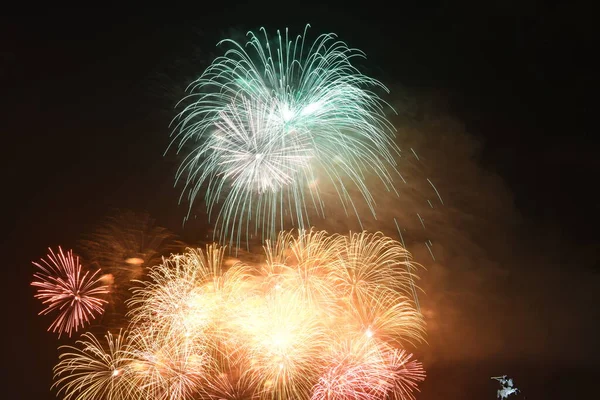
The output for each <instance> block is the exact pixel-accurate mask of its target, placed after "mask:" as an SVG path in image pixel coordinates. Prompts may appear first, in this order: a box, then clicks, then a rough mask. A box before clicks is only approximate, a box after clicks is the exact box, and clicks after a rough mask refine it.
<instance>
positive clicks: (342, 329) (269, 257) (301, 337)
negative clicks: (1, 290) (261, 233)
mask: <svg viewBox="0 0 600 400" xmlns="http://www.w3.org/2000/svg"><path fill="white" fill-rule="evenodd" d="M264 249H265V260H264V262H263V263H262V264H257V265H250V264H245V263H243V262H241V261H238V262H235V263H232V264H229V265H225V264H226V263H225V262H224V257H223V255H224V251H225V248H223V247H220V246H218V245H212V246H207V247H206V250H205V251H202V250H199V249H188V250H186V252H185V253H183V254H173V255H171V256H170V257H169V258H166V259H164V260H163V262H162V263H161V264H160V265H156V266H154V267H151V268H150V269H149V270H148V274H147V278H148V280H146V281H142V282H140V283H139V286H137V287H136V288H135V290H134V294H133V296H132V298H131V299H130V300H129V302H128V305H129V307H130V312H129V316H130V317H131V325H130V329H129V330H130V332H131V333H130V334H129V337H128V339H127V341H126V343H125V344H124V345H122V344H119V345H116V344H115V345H111V344H110V343H112V340H113V339H112V337H108V338H107V339H108V341H109V347H110V349H113V348H115V349H117V348H119V349H120V350H118V351H117V350H110V351H109V352H108V353H107V354H106V355H105V356H104V355H103V353H102V352H101V351H100V350H96V349H98V348H100V345H99V344H98V343H97V341H94V340H92V339H93V336H86V338H87V339H88V340H87V341H84V342H82V343H83V344H84V348H83V350H79V351H77V352H73V351H70V352H69V353H67V355H63V356H62V358H61V362H60V363H59V365H58V366H57V370H56V371H57V375H58V376H59V377H60V379H59V380H58V381H57V383H56V385H57V386H58V387H60V388H61V390H62V391H64V393H65V394H67V396H70V397H72V398H74V399H77V400H80V399H81V400H83V399H84V398H89V399H91V398H96V397H101V396H104V397H107V398H110V396H112V395H114V396H117V395H118V396H120V398H131V399H134V400H139V399H145V398H156V399H165V400H166V399H170V400H180V399H182V400H183V399H193V398H210V399H243V398H257V399H347V398H356V399H361V400H375V399H386V398H396V399H403V400H404V399H410V398H412V393H413V391H414V390H415V389H417V384H418V382H419V381H421V380H423V378H424V373H423V370H422V367H421V365H420V364H419V363H417V362H416V361H412V360H411V356H410V355H409V354H408V353H406V352H405V350H404V347H405V345H406V344H415V343H418V342H421V341H423V340H424V339H423V337H424V322H423V318H422V316H421V314H420V313H419V312H418V310H417V309H416V306H415V302H414V299H411V298H410V297H409V294H410V293H412V290H411V289H410V287H408V285H409V284H410V281H409V280H408V279H406V275H407V274H412V272H411V271H413V270H415V268H416V266H415V265H413V264H412V263H411V262H410V261H409V260H410V255H409V254H407V253H406V251H405V250H404V249H403V248H402V247H401V246H400V245H399V243H397V242H396V241H393V240H391V239H389V238H387V237H385V236H383V235H381V234H367V233H359V234H353V235H349V236H348V237H345V236H341V235H329V234H327V233H326V232H323V231H321V232H319V231H300V232H299V233H297V234H296V233H294V232H282V233H281V234H280V235H279V236H278V238H277V239H276V240H275V241H273V242H271V241H268V242H267V243H266V244H265V247H264ZM119 343H121V342H119ZM86 357H87V358H86ZM86 368H87V369H86ZM115 371H116V372H115ZM68 372H72V373H73V379H70V378H69V377H68V374H67V373H68ZM86 374H87V376H88V377H89V378H88V379H87V380H86V379H85V378H84V377H85V376H86ZM113 375H114V376H113ZM116 376H118V377H119V378H120V379H121V380H120V381H116V380H114V378H115V377H116ZM77 396H81V397H77Z"/></svg>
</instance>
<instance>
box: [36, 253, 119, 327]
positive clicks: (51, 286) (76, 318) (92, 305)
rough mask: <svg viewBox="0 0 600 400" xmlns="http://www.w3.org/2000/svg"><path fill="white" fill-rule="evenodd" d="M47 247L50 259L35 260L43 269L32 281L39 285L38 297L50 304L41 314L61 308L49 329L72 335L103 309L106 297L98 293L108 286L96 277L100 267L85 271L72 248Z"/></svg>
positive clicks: (105, 290) (106, 289)
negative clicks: (38, 261)
mask: <svg viewBox="0 0 600 400" xmlns="http://www.w3.org/2000/svg"><path fill="white" fill-rule="evenodd" d="M48 250H49V251H50V253H49V254H48V256H47V260H46V259H42V260H41V263H36V262H34V263H33V265H35V266H36V267H38V268H39V269H40V270H41V271H38V272H36V273H35V274H33V276H34V281H33V282H32V283H31V285H32V286H35V287H37V288H38V289H37V294H36V295H35V297H36V298H37V299H40V300H41V301H42V303H43V304H46V305H47V306H46V308H45V309H44V310H42V311H41V312H40V314H44V315H45V314H49V313H52V312H58V315H57V317H56V319H55V320H54V322H52V324H51V325H50V327H49V328H48V330H49V331H50V330H52V332H57V331H58V336H59V337H60V335H61V334H62V333H63V332H66V333H68V334H69V336H71V333H72V332H73V331H75V332H77V329H79V327H83V326H84V325H85V324H86V323H89V322H90V319H94V318H95V317H96V315H100V314H102V313H103V312H104V308H103V306H104V304H105V303H107V301H106V300H104V299H102V298H101V297H99V296H100V295H102V294H105V293H108V286H104V285H101V283H100V278H96V275H97V274H98V272H100V271H99V270H97V271H95V272H93V273H91V274H90V271H86V272H82V267H81V264H80V263H79V257H74V256H73V250H70V251H68V252H67V254H66V255H65V254H64V253H63V250H62V249H61V248H60V247H59V248H58V250H59V252H58V253H57V254H55V253H54V252H53V251H52V249H50V248H49V249H48Z"/></svg>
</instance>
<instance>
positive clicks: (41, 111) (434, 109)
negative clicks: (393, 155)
mask: <svg viewBox="0 0 600 400" xmlns="http://www.w3.org/2000/svg"><path fill="white" fill-rule="evenodd" d="M483 3H486V5H483ZM487 3H494V4H497V5H490V4H487ZM548 3H554V2H548ZM342 4H343V5H342V6H340V5H334V4H330V5H322V6H310V5H308V4H307V3H275V4H272V5H271V4H268V3H265V2H261V3H260V4H255V5H253V6H246V5H243V6H234V5H232V4H227V5H226V6H225V5H223V9H218V7H219V4H216V5H214V4H213V5H212V6H211V8H210V9H208V8H201V7H197V8H193V9H178V10H172V11H169V12H163V11H157V10H147V9H138V10H133V11H132V10H125V9H118V10H110V11H109V10H102V11H101V10H86V11H83V10H79V11H77V10H74V9H65V10H59V9H48V10H41V9H36V10H35V11H31V13H30V14H27V13H25V12H22V13H20V14H18V15H17V14H16V13H15V14H13V15H5V16H4V17H2V18H1V19H0V33H1V35H0V36H1V38H0V43H2V46H0V88H1V90H2V95H1V96H0V99H1V101H2V110H3V113H2V118H0V132H2V134H3V139H4V140H3V143H4V151H3V157H2V163H3V165H2V171H3V179H2V181H3V187H4V190H3V191H2V192H3V196H2V197H3V204H4V206H3V207H2V210H3V215H4V217H3V221H5V222H4V226H5V230H4V235H3V236H5V238H4V239H3V240H2V250H3V252H2V254H3V255H4V257H5V262H4V268H5V270H6V271H7V273H8V274H5V284H4V290H3V302H2V304H3V306H4V311H3V314H4V318H3V320H4V321H5V323H4V325H3V329H2V331H3V336H5V339H4V340H3V344H4V347H5V349H4V354H3V357H4V360H5V362H4V368H3V370H4V372H5V373H4V374H3V375H4V378H5V379H3V382H4V384H3V385H4V388H3V389H2V390H1V392H2V393H4V395H3V396H2V397H6V398H11V399H36V400H42V399H51V398H54V397H55V394H54V392H51V391H50V389H49V388H50V385H51V377H52V366H53V365H54V364H55V363H56V360H57V350H56V348H57V346H58V345H59V344H64V343H69V341H68V340H67V339H61V340H60V341H59V340H57V338H56V335H54V334H51V333H48V332H46V328H47V326H48V325H49V323H50V321H51V319H50V318H47V317H38V316H37V315H36V314H37V313H38V312H39V311H40V310H41V305H40V304H39V303H38V301H37V300H35V299H34V298H33V294H34V290H33V288H32V287H31V286H30V285H29V284H30V282H31V278H32V273H33V267H32V265H31V261H33V260H38V259H39V258H41V257H43V256H44V255H45V254H46V249H47V248H48V247H53V248H55V247H57V246H58V245H61V246H63V247H65V248H75V246H76V245H77V241H78V240H79V239H80V236H81V235H82V234H83V233H86V232H90V231H91V230H93V229H94V228H93V227H94V226H96V225H97V224H98V222H99V221H101V220H102V218H103V217H104V216H105V215H106V214H107V213H108V212H110V211H111V210H114V209H129V210H136V211H147V212H148V213H150V214H151V215H152V216H153V217H155V218H156V219H157V223H159V224H160V225H162V226H165V227H167V228H169V229H171V230H172V231H174V232H176V233H177V234H179V235H180V236H181V237H182V238H184V239H185V240H187V241H188V242H189V243H195V242H197V240H199V238H202V237H204V234H205V233H206V229H207V226H206V223H203V222H200V221H199V220H201V219H202V218H203V217H201V214H200V213H199V214H198V219H197V220H193V221H191V222H190V223H188V224H186V225H185V227H182V221H183V218H184V216H185V215H186V213H187V203H185V204H182V205H178V199H179V194H180V188H173V177H174V174H175V170H176V167H177V164H176V161H177V158H176V157H175V154H173V152H171V153H169V154H167V155H166V156H163V153H164V151H165V149H166V148H167V146H168V144H169V140H170V139H169V134H170V129H169V126H168V125H169V122H170V120H171V118H173V117H174V115H175V111H174V110H173V107H174V105H175V103H176V102H177V100H178V99H179V98H180V97H181V95H182V94H183V89H184V88H185V87H186V85H187V84H188V83H189V82H190V80H192V79H193V78H195V77H196V76H198V75H199V74H200V73H201V72H202V70H203V69H204V68H205V67H206V66H207V65H208V63H209V62H210V61H211V60H212V59H213V58H214V56H215V55H218V54H219V52H218V49H217V48H216V46H215V45H216V43H217V42H218V41H219V40H220V39H222V38H223V37H227V36H231V35H237V34H240V33H242V34H243V33H245V31H247V30H249V29H252V30H254V29H258V28H260V27H261V26H265V27H266V28H268V29H269V31H271V32H274V31H275V30H276V29H282V28H285V27H286V26H287V27H289V28H290V30H291V31H294V32H298V33H299V32H301V30H302V28H303V27H304V25H305V24H306V23H310V24H311V25H312V28H311V30H310V31H309V32H310V34H311V37H315V36H316V35H317V34H318V33H324V32H335V33H337V34H338V35H339V37H340V39H342V40H344V41H346V42H347V43H349V45H350V46H352V47H356V48H359V49H361V50H363V51H364V52H365V53H366V54H367V59H366V60H365V61H362V62H361V63H362V65H361V70H362V71H363V72H365V73H367V74H368V75H372V76H374V77H376V78H378V79H379V80H381V81H382V82H384V83H385V84H386V85H388V86H389V87H390V88H391V89H392V94H391V95H390V96H389V97H386V100H388V101H389V102H390V103H392V104H393V105H394V106H395V108H396V109H397V110H398V111H399V114H400V117H399V119H398V120H397V121H393V122H394V123H395V126H396V128H397V129H398V131H399V145H400V146H401V147H402V146H403V142H402V138H407V140H408V141H410V143H412V145H414V146H415V147H417V148H420V150H419V155H421V156H422V157H423V159H424V160H427V168H428V171H434V172H431V173H432V176H435V177H437V180H436V184H439V187H441V188H444V189H445V190H442V194H443V196H444V200H445V203H447V204H448V211H447V212H446V214H444V212H445V211H444V210H442V211H441V214H440V216H438V217H436V218H438V219H435V224H433V225H435V226H439V227H440V230H439V231H438V232H437V233H436V232H433V233H431V234H430V235H431V236H432V237H435V240H436V243H439V244H440V246H441V248H443V249H444V250H445V251H446V253H445V254H446V255H447V256H446V257H445V258H444V257H443V256H440V260H438V262H435V263H434V262H431V259H429V258H427V255H426V254H424V253H423V252H422V251H421V250H422V249H420V248H419V247H418V245H417V242H418V241H419V240H420V239H419V238H418V236H419V234H415V235H414V236H413V237H414V243H415V244H414V247H413V248H410V246H409V249H410V250H411V251H413V252H414V253H415V257H416V260H417V261H418V262H420V263H422V264H423V265H424V266H425V267H427V272H426V273H423V274H422V282H421V283H422V285H423V287H424V288H425V289H426V291H427V295H426V296H425V298H430V300H429V303H428V302H427V300H423V301H424V304H425V305H426V306H427V307H428V309H429V310H432V314H431V315H434V316H433V317H431V318H432V321H431V329H432V331H431V332H430V333H431V335H432V337H431V339H430V343H429V345H428V346H424V347H425V349H417V350H416V351H415V353H417V354H418V355H420V356H421V357H422V359H423V361H424V362H425V367H426V369H427V371H428V379H427V380H426V382H425V383H424V384H423V385H422V393H421V395H418V396H417V398H418V399H437V398H445V399H454V398H466V399H471V398H472V399H475V398H478V399H483V398H489V399H491V398H494V396H495V394H496V392H495V391H496V389H497V387H496V385H495V382H493V381H490V380H489V377H490V376H493V375H502V374H508V375H511V376H513V377H514V378H515V380H516V382H517V386H520V387H521V388H522V390H523V394H524V396H525V397H526V398H528V399H536V398H539V399H541V398H544V399H548V398H557V399H558V398H577V397H581V398H584V396H585V395H584V393H585V391H586V390H590V389H591V388H594V387H595V385H594V379H597V378H596V377H595V375H594V374H593V373H592V372H593V371H594V368H595V367H598V356H600V351H599V346H598V343H597V342H598V341H597V338H598V337H599V336H598V317H599V316H600V314H599V312H598V310H597V305H598V301H597V292H598V290H599V289H600V285H599V283H600V264H599V261H598V259H599V258H598V255H597V254H598V248H599V246H598V243H599V240H600V235H599V234H598V226H599V223H600V218H599V213H600V201H598V197H597V195H596V193H597V192H598V173H599V172H600V157H598V155H597V148H596V147H595V146H594V144H595V142H596V141H595V140H594V139H596V138H595V134H596V132H597V128H596V125H595V124H593V123H592V117H593V115H594V116H595V113H596V110H595V107H594V106H593V104H595V103H596V102H595V101H594V100H593V99H594V97H595V94H596V92H597V90H595V89H592V88H593V87H594V86H595V83H596V81H597V76H596V74H595V73H596V72H597V71H596V69H595V68H594V66H593V64H592V60H591V59H592V58H593V54H594V53H595V52H597V49H596V48H594V47H593V37H594V35H593V33H594V29H593V22H595V21H594V20H593V17H592V15H593V13H592V12H591V9H589V8H587V7H586V6H583V5H582V4H584V3H583V2H582V3H581V4H578V3H577V2H570V4H569V5H557V4H542V2H536V1H531V0H525V1H502V2H476V1H468V2H450V1H448V2H439V3H438V4H435V5H431V6H428V7H417V6H414V5H411V6H402V5H398V8H397V10H395V11H394V10H391V9H389V8H386V6H382V5H377V4H376V3H374V2H362V3H361V4H360V5H356V6H353V5H351V4H349V3H342ZM225 8H227V10H225ZM362 66H364V68H363V67H362ZM407 121H408V122H407ZM445 121H450V122H448V123H446V122H445ZM403 124H404V125H403ZM448 126H452V128H451V129H450V128H448V129H446V128H447V127H448ZM410 132H423V135H421V136H418V137H416V136H411V133H410ZM438 132H443V135H444V140H445V141H444V142H443V143H444V144H443V145H442V141H441V140H438V137H437V136H436V135H437V134H438ZM440 134H441V133H440ZM454 138H455V139H454ZM446 143H450V145H448V146H447V145H446ZM419 146H420V147H419ZM452 146H455V147H452ZM452 149H458V150H457V151H454V152H450V151H451V150H452ZM437 155H439V157H438V156H437ZM435 171H437V172H435ZM400 189H401V190H402V188H400ZM410 189H411V190H416V191H418V190H419V185H418V184H415V185H414V186H411V187H410ZM407 196H408V195H407ZM407 201H408V200H407ZM391 208H392V209H394V208H395V210H396V211H398V213H400V212H401V208H402V210H405V208H403V206H402V204H400V203H397V204H392V205H391ZM450 210H451V211H450ZM315 225H316V226H317V228H321V229H328V227H329V226H328V225H326V224H325V223H323V224H322V226H321V225H319V223H316V224H315ZM381 229H382V230H384V228H383V227H382V228H381ZM452 232H459V235H458V236H460V238H461V240H458V239H457V235H456V234H453V233H452ZM449 254H460V257H454V258H452V257H450V256H449ZM475 254H476V255H475ZM492 266H493V267H492ZM449 277H453V278H449ZM463 277H466V278H465V279H463ZM466 293H470V294H473V296H474V297H471V300H468V301H467V300H464V301H463V300H461V299H464V298H467V296H466ZM442 295H444V296H451V295H452V296H455V297H444V296H442ZM461 296H462V297H461ZM448 298H453V299H456V300H454V302H453V301H450V302H448V301H446V300H447V299H448ZM442 307H446V308H443V309H442ZM442 310H444V312H443V311H442ZM446 310H447V311H448V313H446V312H445V311H446ZM495 316H498V318H496V317H495ZM494 324H498V325H497V326H496V325H494ZM436 329H437V330H436ZM444 329H446V330H444ZM463 329H464V332H467V333H465V334H463V333H459V330H460V332H463ZM465 335H471V336H465ZM442 338H443V339H442ZM461 341H465V343H463V342H461ZM467 341H469V343H466V342H467ZM473 343H475V344H473ZM477 343H480V345H479V346H478V345H477ZM574 393H579V395H575V394H574ZM585 397H587V396H585ZM518 398H524V397H523V396H519V397H518Z"/></svg>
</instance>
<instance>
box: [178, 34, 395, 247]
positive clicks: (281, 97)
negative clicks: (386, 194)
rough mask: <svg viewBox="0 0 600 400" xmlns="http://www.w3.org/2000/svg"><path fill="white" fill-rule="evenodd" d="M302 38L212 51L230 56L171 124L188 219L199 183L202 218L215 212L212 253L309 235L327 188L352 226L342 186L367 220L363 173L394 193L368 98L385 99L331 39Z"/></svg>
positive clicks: (195, 88)
mask: <svg viewBox="0 0 600 400" xmlns="http://www.w3.org/2000/svg"><path fill="white" fill-rule="evenodd" d="M307 29H308V26H307V27H306V29H305V31H304V35H298V36H296V37H295V38H291V37H290V36H289V33H288V31H287V30H286V31H285V33H281V32H279V31H278V32H277V36H276V37H275V40H274V42H272V43H270V41H269V40H270V38H269V35H268V34H267V32H266V31H265V30H264V29H261V34H255V33H252V32H249V33H248V42H247V43H246V44H245V45H244V44H242V43H238V42H235V41H233V40H229V39H228V40H223V41H222V42H220V44H224V45H226V46H229V49H228V50H227V51H226V52H225V54H224V55H223V56H220V57H218V58H217V59H215V60H214V61H213V63H212V64H211V65H210V66H209V67H208V68H207V69H206V71H205V72H204V73H203V74H202V75H201V77H200V78H199V79H198V80H196V81H195V82H194V83H192V84H191V85H190V94H189V95H188V96H187V97H186V98H184V99H183V100H182V102H184V103H187V106H185V107H184V109H183V110H182V111H181V112H180V114H179V115H178V116H177V118H176V119H175V120H174V138H173V142H172V144H174V143H177V149H178V152H180V151H182V150H183V149H184V148H185V147H186V145H188V144H189V145H190V146H191V150H189V153H188V154H187V156H185V158H184V159H183V161H182V162H181V165H180V168H179V170H178V173H177V176H176V181H185V186H184V190H183V192H182V198H183V196H184V195H185V194H186V193H187V197H188V200H189V202H190V209H189V212H188V217H189V214H190V213H191V208H192V204H193V203H194V201H195V198H196V197H197V195H198V193H199V192H200V190H201V189H202V188H203V187H204V185H205V184H206V185H207V186H208V190H206V195H205V201H206V204H207V207H208V210H209V214H210V215H212V214H213V211H214V209H215V208H216V206H217V204H219V203H221V202H222V204H221V206H220V209H219V210H218V212H217V216H216V219H215V224H216V226H217V231H218V233H217V235H218V236H219V237H218V239H219V240H220V241H221V242H222V243H223V242H228V243H229V244H234V243H235V244H236V245H237V246H239V244H240V240H241V236H242V234H244V235H245V236H246V237H248V236H249V235H250V233H251V232H252V231H253V232H254V234H259V235H261V236H262V237H263V238H271V239H273V238H275V237H276V235H275V233H276V231H278V230H280V229H284V225H285V224H286V223H288V222H289V223H291V224H293V225H294V226H296V227H298V228H307V227H309V226H310V218H309V214H311V213H316V214H317V215H320V216H323V213H324V209H323V204H322V201H321V199H320V196H319V186H320V185H324V184H328V185H331V186H332V187H333V188H334V189H335V191H336V192H337V194H338V196H339V199H340V200H341V202H342V206H343V208H344V210H345V212H346V213H347V214H348V213H352V214H355V215H356V216H357V218H358V219H359V220H360V217H359V215H358V213H357V211H356V204H355V203H354V200H353V199H352V198H351V196H350V195H349V193H348V188H347V186H346V185H347V184H352V186H354V187H356V188H358V190H359V192H360V195H361V197H362V198H363V199H364V201H365V202H366V204H367V206H368V208H369V210H370V211H371V213H372V214H373V215H374V214H375V200H374V198H373V197H372V196H371V194H370V192H369V185H368V184H367V180H366V179H365V174H366V173H372V174H374V175H375V176H377V177H378V178H379V179H380V180H381V182H383V183H384V185H385V186H386V188H387V190H391V191H395V189H394V185H393V179H392V176H393V175H394V174H395V172H396V171H395V165H396V162H395V158H394V156H395V155H397V153H398V149H397V147H396V145H395V143H394V140H393V137H394V128H393V126H392V125H391V124H390V123H389V121H388V120H387V119H386V116H385V114H384V109H385V108H386V107H389V106H388V105H387V104H386V103H385V102H384V101H383V100H381V98H380V97H379V96H378V95H377V94H376V93H375V92H374V91H373V90H383V91H387V89H386V88H385V87H384V86H383V84H381V83H380V82H379V81H377V80H375V79H372V78H370V77H368V76H366V75H364V74H362V73H361V72H360V71H359V70H358V69H357V68H356V67H355V66H354V65H353V64H352V61H353V60H354V59H355V58H361V57H364V54H363V53H362V52H360V51H359V50H356V49H352V48H350V47H348V46H347V45H346V44H345V43H344V42H341V41H339V40H337V39H336V36H335V35H333V34H323V35H320V36H318V37H317V38H316V40H314V42H312V43H311V42H310V41H308V40H306V33H307ZM371 89H373V90H371ZM390 108H391V107H390ZM192 143H193V144H192ZM309 209H310V210H309ZM309 211H310V212H309ZM286 214H287V217H286ZM287 219H289V221H288V220H287Z"/></svg>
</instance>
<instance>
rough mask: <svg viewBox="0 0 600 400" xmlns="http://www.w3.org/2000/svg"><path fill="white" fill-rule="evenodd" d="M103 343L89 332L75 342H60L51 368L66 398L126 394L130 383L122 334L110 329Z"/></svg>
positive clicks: (125, 345)
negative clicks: (58, 359) (54, 362)
mask: <svg viewBox="0 0 600 400" xmlns="http://www.w3.org/2000/svg"><path fill="white" fill-rule="evenodd" d="M105 339H106V342H107V345H106V346H104V345H103V344H102V343H100V341H99V340H98V339H97V338H96V337H95V336H94V335H93V334H92V333H89V332H86V333H84V334H83V335H82V339H81V340H78V341H77V343H76V344H77V345H78V346H77V347H75V346H62V347H61V348H60V349H59V350H63V353H62V354H61V355H60V356H59V357H60V362H59V363H58V365H56V367H55V368H54V378H55V383H54V385H53V386H54V387H57V388H58V393H59V394H61V393H64V396H65V397H64V398H65V399H66V400H86V399H104V398H105V399H108V400H112V399H120V398H127V396H128V395H129V394H131V393H132V391H133V389H134V386H133V385H132V381H131V369H130V362H129V359H128V357H127V348H128V343H127V340H126V335H124V334H122V333H121V332H119V334H118V335H117V336H116V337H115V336H113V335H112V334H111V333H110V332H109V333H107V334H106V336H105Z"/></svg>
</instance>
